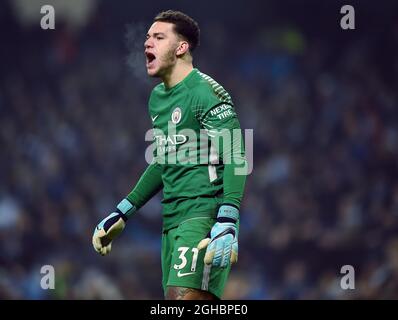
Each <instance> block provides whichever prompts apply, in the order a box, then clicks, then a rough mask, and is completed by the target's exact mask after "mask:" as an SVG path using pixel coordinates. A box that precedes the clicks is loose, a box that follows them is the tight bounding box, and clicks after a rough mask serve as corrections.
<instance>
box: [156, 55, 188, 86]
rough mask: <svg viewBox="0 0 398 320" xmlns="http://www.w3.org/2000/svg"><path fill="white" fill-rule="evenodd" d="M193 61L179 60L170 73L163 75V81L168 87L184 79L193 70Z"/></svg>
mask: <svg viewBox="0 0 398 320" xmlns="http://www.w3.org/2000/svg"><path fill="white" fill-rule="evenodd" d="M192 69H193V65H192V62H186V61H179V62H177V63H176V65H175V66H174V67H173V69H171V71H170V72H169V73H167V74H166V75H164V76H163V77H162V81H163V83H164V85H165V87H166V88H171V87H174V86H175V85H176V84H178V83H179V82H181V81H182V80H184V78H185V77H186V76H187V75H188V74H189V73H190V72H191V71H192Z"/></svg>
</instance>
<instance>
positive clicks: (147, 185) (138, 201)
mask: <svg viewBox="0 0 398 320" xmlns="http://www.w3.org/2000/svg"><path fill="white" fill-rule="evenodd" d="M162 187H163V182H162V167H161V165H159V164H158V163H155V162H153V163H151V164H150V165H149V166H148V167H147V168H146V170H145V171H144V173H143V174H142V175H141V177H140V179H139V180H138V182H137V184H136V185H135V187H134V188H133V190H132V191H131V192H130V193H129V194H128V196H127V199H128V200H129V201H130V202H131V203H133V204H134V205H135V206H136V208H137V209H139V208H140V207H142V206H143V205H144V204H145V203H147V201H148V200H149V199H151V198H152V197H153V196H154V195H155V194H156V193H158V192H159V191H160V190H161V189H162Z"/></svg>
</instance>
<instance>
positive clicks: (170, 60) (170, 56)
mask: <svg viewBox="0 0 398 320" xmlns="http://www.w3.org/2000/svg"><path fill="white" fill-rule="evenodd" d="M175 51H176V48H173V49H171V50H169V51H168V52H167V53H166V54H165V55H164V57H163V58H162V59H161V62H162V63H163V65H165V67H163V68H162V69H159V71H158V72H157V73H156V74H155V75H154V77H157V78H161V77H163V76H164V75H166V74H167V73H169V72H170V70H172V69H173V68H174V66H175V62H176V60H177V57H176V56H175Z"/></svg>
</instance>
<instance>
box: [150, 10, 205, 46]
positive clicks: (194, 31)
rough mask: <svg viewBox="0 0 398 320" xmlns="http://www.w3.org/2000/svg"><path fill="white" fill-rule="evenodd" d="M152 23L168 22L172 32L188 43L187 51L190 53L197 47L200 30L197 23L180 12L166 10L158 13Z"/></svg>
mask: <svg viewBox="0 0 398 320" xmlns="http://www.w3.org/2000/svg"><path fill="white" fill-rule="evenodd" d="M153 21H154V22H156V21H161V22H169V23H172V24H173V25H174V31H175V32H176V33H177V34H179V35H180V36H182V37H183V38H184V39H185V40H186V41H188V43H189V50H190V51H191V52H192V51H194V50H195V48H197V47H198V46H199V42H200V39H199V38H200V29H199V25H198V23H197V22H196V21H195V20H193V19H192V18H191V17H190V16H188V15H186V14H185V13H182V12H180V11H174V10H167V11H163V12H160V13H159V14H158V15H157V16H156V17H155V19H153Z"/></svg>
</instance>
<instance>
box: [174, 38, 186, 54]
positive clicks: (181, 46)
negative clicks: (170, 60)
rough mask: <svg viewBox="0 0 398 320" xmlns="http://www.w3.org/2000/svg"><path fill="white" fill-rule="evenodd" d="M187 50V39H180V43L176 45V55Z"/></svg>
mask: <svg viewBox="0 0 398 320" xmlns="http://www.w3.org/2000/svg"><path fill="white" fill-rule="evenodd" d="M188 50H189V43H188V42H187V41H180V44H179V45H178V47H177V50H176V55H177V56H182V55H184V54H185V53H186V52H187V51H188Z"/></svg>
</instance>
